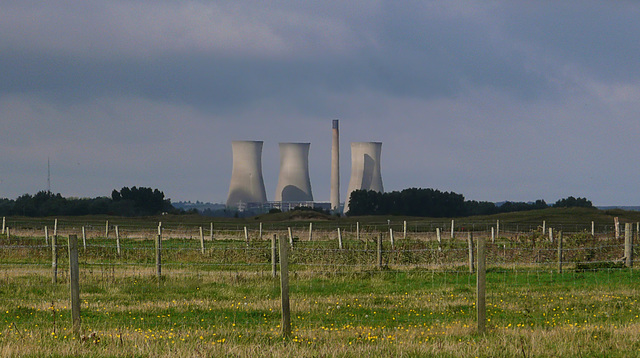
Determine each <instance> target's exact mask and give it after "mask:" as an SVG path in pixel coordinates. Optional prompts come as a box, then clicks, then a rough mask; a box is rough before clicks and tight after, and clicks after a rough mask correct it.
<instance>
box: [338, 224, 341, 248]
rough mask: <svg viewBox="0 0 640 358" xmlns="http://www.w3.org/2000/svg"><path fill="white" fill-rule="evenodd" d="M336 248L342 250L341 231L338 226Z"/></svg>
mask: <svg viewBox="0 0 640 358" xmlns="http://www.w3.org/2000/svg"><path fill="white" fill-rule="evenodd" d="M338 248H339V249H340V250H342V231H340V228H338Z"/></svg>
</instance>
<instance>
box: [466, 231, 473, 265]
mask: <svg viewBox="0 0 640 358" xmlns="http://www.w3.org/2000/svg"><path fill="white" fill-rule="evenodd" d="M467 242H468V244H469V273H473V272H474V271H475V270H474V267H473V266H474V265H473V234H472V233H471V232H469V233H468V234H467Z"/></svg>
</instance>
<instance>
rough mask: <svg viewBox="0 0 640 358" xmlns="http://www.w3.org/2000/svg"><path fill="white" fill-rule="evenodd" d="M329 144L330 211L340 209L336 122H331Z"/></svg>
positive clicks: (338, 138) (338, 145)
mask: <svg viewBox="0 0 640 358" xmlns="http://www.w3.org/2000/svg"><path fill="white" fill-rule="evenodd" d="M332 128H333V140H332V143H331V198H330V201H331V211H337V210H338V209H340V129H339V128H338V120H337V119H334V120H333V126H332Z"/></svg>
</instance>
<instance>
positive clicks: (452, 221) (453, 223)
mask: <svg viewBox="0 0 640 358" xmlns="http://www.w3.org/2000/svg"><path fill="white" fill-rule="evenodd" d="M454 228H455V222H454V220H451V239H453V238H454V231H453V230H454Z"/></svg>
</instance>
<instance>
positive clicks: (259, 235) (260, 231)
mask: <svg viewBox="0 0 640 358" xmlns="http://www.w3.org/2000/svg"><path fill="white" fill-rule="evenodd" d="M258 240H260V241H262V223H260V225H258Z"/></svg>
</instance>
